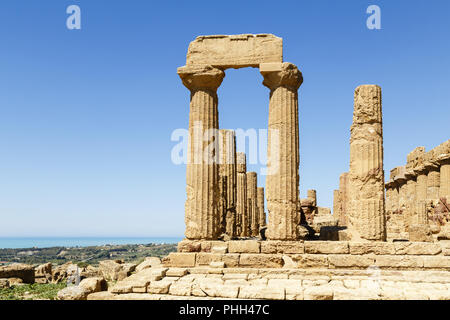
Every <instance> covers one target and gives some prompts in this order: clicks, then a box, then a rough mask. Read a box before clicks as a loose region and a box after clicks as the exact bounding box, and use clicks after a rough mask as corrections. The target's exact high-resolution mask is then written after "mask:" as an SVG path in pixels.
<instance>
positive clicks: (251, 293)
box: [238, 285, 285, 300]
mask: <svg viewBox="0 0 450 320" xmlns="http://www.w3.org/2000/svg"><path fill="white" fill-rule="evenodd" d="M238 298H239V299H253V300H254V299H270V300H284V298H285V290H284V288H271V287H268V286H264V285H254V286H243V287H241V289H240V290H239V296H238Z"/></svg>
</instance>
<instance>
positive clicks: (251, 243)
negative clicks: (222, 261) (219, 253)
mask: <svg viewBox="0 0 450 320" xmlns="http://www.w3.org/2000/svg"><path fill="white" fill-rule="evenodd" d="M228 252H230V253H260V252H261V243H260V242H258V241H255V240H236V241H230V242H229V243H228Z"/></svg>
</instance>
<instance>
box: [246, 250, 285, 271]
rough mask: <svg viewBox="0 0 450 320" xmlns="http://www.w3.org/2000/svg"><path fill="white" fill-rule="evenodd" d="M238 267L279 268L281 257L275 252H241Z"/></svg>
mask: <svg viewBox="0 0 450 320" xmlns="http://www.w3.org/2000/svg"><path fill="white" fill-rule="evenodd" d="M239 266H240V267H249V268H281V267H282V266H283V259H282V257H281V255H276V254H255V253H242V254H241V255H240V257H239Z"/></svg>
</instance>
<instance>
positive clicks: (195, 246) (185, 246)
mask: <svg viewBox="0 0 450 320" xmlns="http://www.w3.org/2000/svg"><path fill="white" fill-rule="evenodd" d="M201 246H202V243H201V242H200V241H193V240H186V239H184V240H181V241H180V242H178V246H177V251H178V252H200V251H201Z"/></svg>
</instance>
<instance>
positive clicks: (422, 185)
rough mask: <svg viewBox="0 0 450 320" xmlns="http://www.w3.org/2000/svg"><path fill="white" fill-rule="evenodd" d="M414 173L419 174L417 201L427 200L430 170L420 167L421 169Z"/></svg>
mask: <svg viewBox="0 0 450 320" xmlns="http://www.w3.org/2000/svg"><path fill="white" fill-rule="evenodd" d="M414 172H415V173H416V174H417V187H416V199H417V201H423V200H426V199H427V185H428V183H427V180H428V170H427V169H426V168H425V166H420V167H419V168H417V169H415V170H414Z"/></svg>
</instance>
